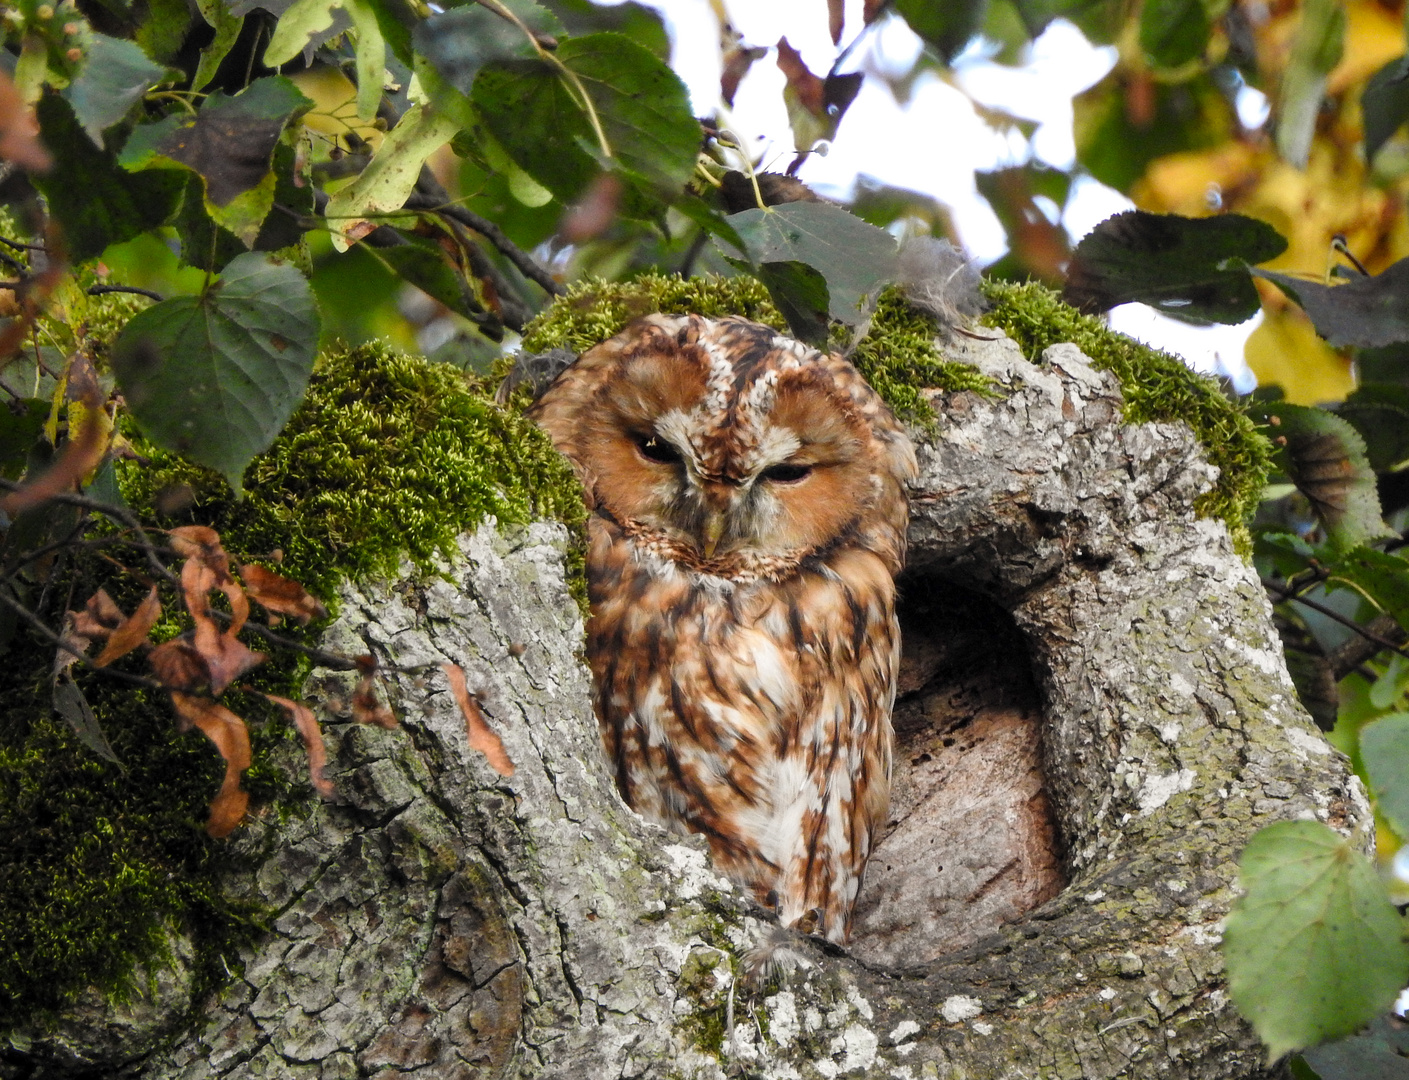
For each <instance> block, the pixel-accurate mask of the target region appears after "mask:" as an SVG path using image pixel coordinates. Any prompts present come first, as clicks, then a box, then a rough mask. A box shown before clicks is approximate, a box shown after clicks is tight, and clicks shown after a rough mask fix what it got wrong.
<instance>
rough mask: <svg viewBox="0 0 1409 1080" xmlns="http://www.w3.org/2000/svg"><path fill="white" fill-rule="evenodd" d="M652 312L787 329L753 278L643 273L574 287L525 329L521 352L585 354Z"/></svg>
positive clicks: (760, 285)
mask: <svg viewBox="0 0 1409 1080" xmlns="http://www.w3.org/2000/svg"><path fill="white" fill-rule="evenodd" d="M656 311H660V312H664V313H665V314H667V315H689V314H694V315H704V316H706V317H708V318H719V317H721V316H724V315H738V316H741V317H742V318H745V319H752V320H754V322H761V323H764V324H765V325H768V326H771V327H774V328H775V329H778V330H786V329H787V325H788V324H787V322H786V320H785V319H784V318H783V316H782V315H780V314H779V313H778V309H777V308H776V307H774V306H773V301H772V300H771V299H769V297H768V290H767V289H765V288H764V287H763V284H762V282H760V281H758V280H757V279H755V278H751V277H735V278H721V277H713V276H709V277H698V278H688V279H687V278H682V277H680V276H679V275H669V276H667V275H665V274H644V275H642V276H641V277H638V278H633V279H632V280H631V281H598V280H592V279H588V280H586V281H579V282H575V283H574V284H573V285H571V286H569V287H568V292H567V295H566V296H562V297H559V298H558V299H557V300H556V301H555V302H554V303H553V304H552V305H551V306H550V307H548V308H547V309H546V310H545V311H543V312H542V313H541V314H540V315H539V316H538V317H537V318H536V319H534V320H533V321H532V322H531V323H529V324H528V325H527V326H526V327H524V332H523V347H524V348H525V349H527V350H528V351H529V352H546V351H547V350H548V349H570V350H571V351H573V352H576V353H580V352H585V351H586V350H588V349H590V348H591V347H592V346H593V345H596V344H597V343H598V342H602V341H606V340H607V338H609V337H615V336H616V335H617V334H619V333H621V331H622V330H624V329H625V328H626V324H627V323H629V322H631V320H632V319H639V318H640V317H641V316H642V315H649V314H651V313H652V312H656Z"/></svg>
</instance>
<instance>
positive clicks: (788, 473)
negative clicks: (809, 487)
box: [760, 465, 812, 484]
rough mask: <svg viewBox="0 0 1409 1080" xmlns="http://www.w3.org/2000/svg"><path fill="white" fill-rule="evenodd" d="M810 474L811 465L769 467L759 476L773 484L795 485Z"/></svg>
mask: <svg viewBox="0 0 1409 1080" xmlns="http://www.w3.org/2000/svg"><path fill="white" fill-rule="evenodd" d="M811 472H812V466H811V465H771V466H769V467H768V468H766V469H764V470H763V472H762V473H761V474H760V475H761V476H762V477H763V479H765V480H772V481H773V482H774V483H775V484H795V483H797V482H798V481H799V480H802V479H805V478H806V477H807V475H808V474H809V473H811Z"/></svg>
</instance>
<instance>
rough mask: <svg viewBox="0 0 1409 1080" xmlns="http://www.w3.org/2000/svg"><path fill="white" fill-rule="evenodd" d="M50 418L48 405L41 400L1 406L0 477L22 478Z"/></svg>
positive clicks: (29, 400)
mask: <svg viewBox="0 0 1409 1080" xmlns="http://www.w3.org/2000/svg"><path fill="white" fill-rule="evenodd" d="M48 417H49V402H47V401H44V400H41V399H39V398H21V399H20V400H18V401H14V402H11V403H10V405H9V406H7V407H0V476H3V477H5V478H6V479H8V480H18V479H19V477H20V474H21V473H23V472H24V468H25V462H26V461H27V460H28V458H29V452H30V450H31V449H33V447H34V440H36V439H37V438H39V433H40V432H41V431H43V430H44V421H45V420H46V419H48Z"/></svg>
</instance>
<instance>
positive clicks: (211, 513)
mask: <svg viewBox="0 0 1409 1080" xmlns="http://www.w3.org/2000/svg"><path fill="white" fill-rule="evenodd" d="M135 441H136V445H137V446H138V449H139V450H140V451H141V452H142V453H143V455H144V458H145V460H144V461H142V462H125V463H123V464H122V465H121V467H120V468H119V470H118V471H119V484H120V487H121V489H122V492H123V495H124V497H125V498H126V499H127V500H128V502H129V503H130V504H131V505H132V506H133V507H135V508H137V509H139V510H140V511H142V512H143V513H144V514H146V515H147V516H149V517H154V514H153V512H152V509H151V508H152V507H154V506H156V505H158V504H160V503H161V501H162V499H161V496H163V493H166V494H168V495H169V494H170V492H172V491H173V490H174V489H175V488H176V487H177V486H178V485H183V484H184V485H189V487H190V490H191V495H192V497H193V501H192V502H191V503H190V505H189V506H187V507H186V508H185V509H184V510H182V511H181V513H180V515H179V516H178V518H175V519H161V523H162V524H164V525H171V524H176V523H185V522H187V521H198V522H200V523H202V524H208V525H212V526H214V527H215V528H216V529H217V530H218V531H219V532H220V533H221V536H222V539H223V541H224V544H225V547H226V549H227V550H229V551H230V552H231V553H232V554H234V555H236V556H237V557H249V556H260V555H268V554H270V553H272V552H273V551H274V550H275V549H279V550H281V551H282V552H283V553H284V559H283V563H282V565H281V567H280V569H281V570H282V572H284V573H287V574H289V575H291V576H293V577H295V578H297V579H298V580H300V581H301V582H303V583H304V584H305V585H306V586H308V587H309V588H310V589H311V590H312V591H314V592H315V593H318V594H320V595H321V596H323V597H324V598H325V599H332V597H333V593H334V590H335V589H336V587H337V585H338V583H339V582H340V581H341V580H343V579H344V578H347V577H349V576H357V577H360V576H367V575H376V574H379V573H383V572H392V571H395V570H396V569H397V564H398V562H399V560H400V558H401V557H402V556H403V555H405V556H409V557H410V558H411V560H412V561H413V562H414V563H415V564H416V565H417V566H418V567H420V568H422V569H423V570H429V569H430V568H431V567H432V566H433V564H434V563H435V560H436V558H437V556H438V555H443V554H448V553H449V552H450V551H451V550H452V549H453V547H454V542H455V539H456V537H457V536H458V535H459V534H460V533H461V532H462V531H464V530H467V529H471V528H474V527H475V526H477V525H479V524H480V523H481V522H482V521H484V520H485V519H486V518H487V517H489V516H491V515H492V516H493V517H494V518H496V519H497V520H498V521H499V522H500V523H501V524H516V523H524V522H528V521H530V520H533V519H535V518H545V517H546V518H556V519H558V520H560V521H563V522H565V523H567V524H568V525H569V526H570V527H572V528H574V529H575V530H576V531H577V533H578V535H579V538H580V536H581V526H582V523H583V522H584V521H585V511H584V509H583V502H582V494H581V489H580V487H579V486H578V484H577V481H576V479H575V477H574V476H573V474H572V471H571V469H570V467H569V466H568V465H567V463H566V462H565V461H564V460H563V459H562V458H561V457H560V456H559V455H558V454H557V452H556V451H554V450H553V448H552V446H551V444H550V443H549V442H548V440H547V438H546V436H544V435H543V434H542V433H541V432H540V431H539V430H538V429H537V428H536V427H535V426H533V425H532V424H531V423H530V422H529V421H528V420H527V419H525V418H524V417H523V416H522V415H521V414H520V413H517V412H514V411H509V410H504V409H501V408H499V407H497V406H495V405H494V404H493V402H492V401H491V400H490V399H489V398H488V397H487V396H486V394H485V393H484V392H483V391H482V389H481V388H480V387H479V386H478V385H477V384H475V383H473V382H472V381H471V380H468V379H467V378H466V377H465V376H464V375H463V374H462V373H460V372H458V371H456V370H454V369H452V368H449V367H448V366H445V365H437V364H431V363H428V362H426V361H424V360H420V359H417V358H414V357H407V356H402V355H399V354H397V353H396V352H394V351H392V350H390V349H388V348H385V347H380V346H375V345H370V346H364V347H362V348H358V349H353V350H349V349H335V350H332V351H330V352H329V353H328V354H327V355H325V356H324V357H323V358H322V359H321V361H320V365H319V368H318V370H317V371H316V372H315V374H314V377H313V379H312V382H311V384H310V386H309V391H308V395H307V397H306V399H305V401H304V403H303V404H302V406H301V407H300V408H299V410H298V412H297V413H296V414H295V415H294V417H293V418H292V420H291V421H290V422H289V424H288V426H287V427H286V429H285V430H284V432H283V433H282V434H281V435H280V437H279V439H278V440H277V441H276V443H275V444H274V446H273V447H272V448H271V449H270V450H269V452H268V453H266V454H264V455H262V456H261V457H259V458H258V459H256V460H255V462H254V463H253V464H252V465H251V466H250V468H249V470H248V471H247V473H246V477H245V487H246V496H245V498H244V499H243V500H242V501H236V500H235V499H234V498H233V496H232V494H231V492H230V489H229V487H228V486H227V485H226V484H225V482H224V481H223V480H222V479H221V478H220V477H219V476H218V475H216V474H215V473H213V472H210V471H209V470H206V469H202V468H200V467H198V466H194V465H191V464H189V463H186V462H183V461H181V460H180V459H178V458H176V457H174V456H172V455H169V454H165V453H163V452H161V451H158V450H156V449H154V448H152V447H151V446H149V445H145V444H143V443H142V441H141V440H140V439H136V440H135ZM576 555H577V558H576V563H575V565H577V566H578V567H579V573H578V575H577V576H578V579H579V580H578V587H579V591H580V590H581V580H580V578H581V574H580V567H581V552H580V550H579V551H577V553H576ZM129 561H131V560H129ZM570 561H571V560H570ZM99 586H106V587H107V588H108V590H109V592H110V593H112V595H113V596H114V598H115V599H116V600H117V601H118V603H119V604H120V605H122V606H123V608H124V609H125V610H128V611H130V610H132V609H133V608H134V607H135V606H136V604H137V602H138V600H139V599H140V597H141V595H142V594H143V593H145V589H144V588H142V586H141V585H140V583H138V582H136V581H133V580H130V579H129V580H125V579H124V577H123V575H121V574H120V572H118V571H117V570H115V569H114V568H113V567H112V566H111V565H110V564H107V563H104V562H102V561H100V560H99V559H97V558H94V557H89V558H86V559H84V560H82V561H81V562H80V563H74V564H72V565H70V566H69V567H68V568H67V569H66V570H65V571H64V573H63V574H62V575H61V576H60V577H58V578H57V579H56V580H55V581H53V582H52V583H51V586H50V590H49V591H50V594H51V595H52V596H54V597H57V598H58V601H57V602H61V601H62V599H63V597H64V596H65V595H66V594H68V590H69V589H70V588H71V589H72V592H71V595H72V597H73V598H74V599H73V601H72V602H71V604H70V606H77V605H78V604H79V603H81V601H82V600H83V599H86V597H88V596H90V595H92V593H93V592H94V591H95V590H96V589H97V588H98V587H99ZM169 600H170V598H168V608H169V610H170V609H171V608H172V605H171V604H170V603H169ZM57 610H58V609H57V608H56V609H55V610H51V611H48V612H46V615H47V617H49V618H51V619H52V620H53V621H57V618H56V617H55V614H56V611H57ZM180 629H183V627H182V626H181V625H180V624H179V621H178V620H176V619H174V618H169V619H167V620H164V621H163V622H162V623H161V624H159V625H158V627H157V628H156V630H155V631H154V637H156V638H157V639H159V640H160V639H162V638H165V637H169V636H171V635H172V634H174V633H176V632H178V631H179V630H180ZM316 631H317V628H316V627H314V628H311V629H310V630H309V631H307V632H300V631H298V630H297V628H293V627H287V626H286V627H284V628H283V631H282V632H284V633H288V634H291V635H293V636H296V637H297V636H299V635H300V633H306V635H307V638H308V639H309V640H310V641H311V640H312V639H313V638H314V637H315V636H316ZM52 655H53V652H52V648H46V647H44V646H43V645H41V644H36V643H34V642H33V641H32V640H31V639H29V638H28V637H27V636H26V635H23V634H21V635H19V636H18V637H17V638H16V639H15V641H14V642H13V643H12V644H11V646H10V648H9V651H8V652H7V653H6V654H5V656H4V665H3V667H0V912H3V913H4V917H3V918H0V1017H3V1019H4V1020H5V1021H7V1022H10V1023H18V1022H23V1021H24V1020H26V1019H35V1020H41V1021H42V1020H43V1019H44V1017H45V1016H46V1015H49V1014H51V1013H52V1012H53V1011H54V1010H57V1009H59V1008H60V1007H61V1006H62V1005H63V1003H64V1002H65V1001H66V1000H68V999H70V998H71V997H72V995H73V994H74V993H75V992H77V991H78V990H80V989H82V988H83V987H84V986H87V985H90V984H96V985H97V986H99V987H100V988H101V989H103V990H104V991H106V992H108V993H109V994H111V995H114V996H115V997H118V998H121V997H122V996H124V995H125V994H126V993H128V992H129V991H130V990H131V985H132V984H131V979H132V973H133V970H134V968H135V967H136V966H137V965H139V964H142V963H152V962H156V963H160V962H162V961H163V960H164V959H165V950H166V947H167V946H166V941H167V938H166V934H165V930H164V928H165V927H166V926H174V927H178V928H180V929H182V930H184V931H185V932H187V933H189V934H190V935H192V937H193V940H194V942H195V944H196V949H197V976H198V980H203V981H204V982H205V983H206V984H210V983H212V982H214V981H216V980H218V979H220V978H223V973H224V970H225V965H226V963H227V962H232V961H233V955H234V945H235V944H236V943H237V942H238V941H240V940H241V939H242V937H244V936H246V935H248V934H250V933H252V932H253V931H255V930H256V929H257V928H258V926H259V922H260V916H261V913H260V912H258V911H254V910H251V909H248V908H242V907H240V906H238V905H235V904H232V903H230V902H229V901H227V900H226V899H225V898H224V897H223V895H222V892H221V889H220V887H219V883H220V880H221V879H222V875H224V874H228V873H230V872H231V871H232V870H236V869H239V865H238V860H237V856H236V855H235V854H234V852H235V851H236V850H238V845H232V844H231V843H229V842H228V841H222V842H216V841H212V840H210V839H209V838H208V837H207V836H206V834H205V831H204V827H203V826H204V821H205V817H206V808H207V806H208V805H209V802H210V799H211V797H212V796H213V795H214V793H215V791H216V790H217V789H218V788H219V786H220V781H221V778H222V776H223V774H224V767H223V764H222V762H221V761H220V758H219V757H218V755H217V754H216V753H215V751H214V749H213V748H212V747H211V745H210V744H209V743H208V742H207V740H206V739H205V738H204V737H203V736H201V735H200V734H199V733H194V732H193V733H190V734H186V735H180V734H177V733H176V731H175V729H174V724H173V721H172V717H171V711H170V707H169V705H168V704H167V703H166V702H165V701H164V700H160V699H161V697H162V695H153V694H150V693H148V692H146V691H143V690H140V689H134V688H133V687H132V686H130V685H128V684H123V683H117V682H114V681H112V680H111V679H107V678H105V677H103V676H101V675H98V674H96V673H92V672H84V671H80V672H79V676H78V681H79V684H80V686H81V687H82V689H83V691H84V693H85V694H86V695H87V696H88V700H89V701H90V702H91V703H92V705H93V708H94V711H95V713H96V714H97V716H98V717H99V718H100V723H101V725H102V727H103V730H104V731H105V732H106V734H107V736H108V738H109V739H110V740H111V742H112V743H113V746H114V748H115V750H116V751H117V754H118V756H119V757H120V758H121V759H122V762H123V767H118V766H115V765H112V764H110V763H108V762H106V761H103V760H102V759H100V758H98V757H97V756H96V755H94V754H93V753H92V752H91V751H89V750H87V749H86V748H84V747H83V746H82V745H81V744H80V743H79V742H78V741H77V740H76V738H75V737H74V736H73V735H72V733H71V732H70V731H69V729H68V727H67V726H66V724H65V723H64V722H63V721H62V720H60V719H58V718H57V717H55V716H54V715H52V708H51V706H50V704H49V701H50V698H49V694H50V691H49V684H48V681H47V673H48V671H49V670H50V661H51V659H52ZM119 663H120V665H122V666H124V667H125V668H126V669H127V670H129V671H133V672H143V673H145V672H144V661H143V660H142V659H141V658H140V656H138V655H136V654H134V655H133V656H130V657H128V658H126V659H125V660H123V661H120V662H119ZM306 674H307V661H306V660H304V659H303V658H302V657H301V656H299V655H298V654H296V653H292V652H290V651H277V650H275V651H272V652H271V655H270V659H269V661H268V663H266V664H264V665H263V666H261V667H259V668H257V669H256V670H255V671H254V672H253V673H251V675H250V676H249V677H248V679H247V680H242V681H247V682H249V683H250V684H252V685H253V686H254V687H255V688H257V689H262V690H267V691H269V692H273V693H278V694H282V695H286V696H291V695H296V694H297V693H298V692H299V688H300V687H301V685H302V682H303V679H304V677H305V676H306ZM226 702H227V704H228V706H229V707H230V708H232V709H233V710H234V711H236V712H237V713H238V714H239V715H241V716H243V717H244V718H245V719H246V720H247V721H249V723H250V729H251V734H252V742H253V750H254V764H253V765H252V767H251V768H250V769H249V770H248V771H247V772H246V774H245V778H244V786H245V788H246V790H248V791H249V792H250V794H251V796H252V797H253V798H254V800H255V802H256V803H263V804H264V805H265V806H266V807H268V806H269V805H270V804H273V806H274V808H275V809H277V810H278V811H279V812H280V813H289V812H297V811H298V810H299V809H300V807H301V806H302V805H303V799H304V798H305V797H306V795H307V790H308V789H307V785H306V784H305V783H301V782H300V783H296V784H291V783H290V781H289V779H288V778H287V776H286V774H285V772H284V771H283V770H282V769H281V768H279V767H278V766H277V765H276V764H275V763H274V760H273V752H274V750H275V749H277V748H278V747H280V746H281V744H283V743H284V742H285V740H293V739H296V736H295V735H293V733H292V732H291V731H290V729H289V726H288V724H287V722H286V721H285V719H284V718H283V716H282V715H281V714H280V713H279V712H278V710H276V709H274V708H273V707H272V706H269V705H268V704H267V702H265V701H263V699H262V698H260V697H259V696H258V695H255V694H246V693H239V692H231V693H229V694H227V697H226ZM237 835H238V834H237ZM251 857H253V856H251Z"/></svg>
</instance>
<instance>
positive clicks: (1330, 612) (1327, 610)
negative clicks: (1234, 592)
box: [1262, 578, 1409, 657]
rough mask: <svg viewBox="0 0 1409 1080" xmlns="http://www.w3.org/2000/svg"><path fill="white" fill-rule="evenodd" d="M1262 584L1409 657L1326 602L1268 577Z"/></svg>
mask: <svg viewBox="0 0 1409 1080" xmlns="http://www.w3.org/2000/svg"><path fill="white" fill-rule="evenodd" d="M1262 586H1263V588H1265V589H1267V590H1269V591H1271V592H1274V593H1276V594H1277V595H1278V596H1280V597H1281V598H1282V599H1283V600H1295V601H1296V602H1297V603H1298V604H1301V605H1303V606H1305V607H1309V608H1310V609H1311V610H1312V611H1315V612H1319V613H1320V614H1322V615H1324V616H1326V618H1328V619H1333V620H1334V621H1336V622H1338V623H1340V624H1341V625H1342V626H1345V627H1348V628H1350V629H1351V630H1354V631H1355V632H1356V633H1357V634H1359V635H1360V636H1361V637H1363V638H1365V639H1366V640H1367V641H1373V642H1374V643H1375V644H1376V645H1378V646H1379V647H1380V648H1381V649H1389V650H1390V651H1391V652H1396V653H1398V654H1399V655H1400V656H1405V657H1409V652H1406V651H1405V650H1404V649H1403V648H1401V647H1400V646H1399V645H1396V644H1395V643H1394V642H1392V641H1390V640H1389V639H1388V638H1384V637H1381V636H1380V635H1379V634H1377V633H1375V632H1374V631H1372V630H1370V629H1369V627H1367V626H1361V625H1360V624H1359V623H1358V622H1356V621H1355V620H1354V619H1349V618H1346V617H1345V616H1344V615H1342V614H1341V613H1340V612H1339V611H1337V610H1335V608H1331V607H1327V606H1326V605H1325V604H1319V603H1317V602H1316V601H1315V600H1308V599H1307V598H1306V597H1304V596H1298V595H1297V594H1296V593H1294V592H1293V591H1292V590H1290V589H1288V588H1285V587H1283V586H1281V585H1278V584H1277V583H1276V582H1275V581H1268V580H1267V579H1266V578H1263V579H1262Z"/></svg>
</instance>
